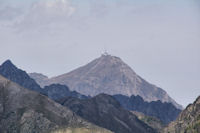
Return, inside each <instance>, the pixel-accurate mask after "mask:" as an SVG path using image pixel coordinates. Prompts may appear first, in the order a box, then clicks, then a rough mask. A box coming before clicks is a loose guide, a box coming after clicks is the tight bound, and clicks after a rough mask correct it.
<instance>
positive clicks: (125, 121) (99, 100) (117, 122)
mask: <svg viewBox="0 0 200 133" xmlns="http://www.w3.org/2000/svg"><path fill="white" fill-rule="evenodd" d="M59 102H60V103H61V104H62V105H64V106H66V107H68V108H70V109H71V110H72V111H74V112H75V113H76V114H77V115H79V116H81V117H82V118H84V119H86V120H88V121H89V122H91V123H94V124H96V125H98V126H100V127H104V128H106V129H109V130H111V131H113V132H115V133H156V131H155V130H154V129H153V128H151V127H149V126H148V125H147V124H145V123H144V122H142V121H140V120H139V119H138V118H137V117H136V116H135V115H134V114H133V113H131V112H129V111H128V110H125V109H123V108H122V107H121V105H120V104H119V102H117V101H116V100H115V99H114V98H113V97H112V96H109V95H106V94H100V95H97V96H95V97H93V98H90V99H85V100H80V99H77V98H70V97H67V98H65V99H62V100H60V101H59Z"/></svg>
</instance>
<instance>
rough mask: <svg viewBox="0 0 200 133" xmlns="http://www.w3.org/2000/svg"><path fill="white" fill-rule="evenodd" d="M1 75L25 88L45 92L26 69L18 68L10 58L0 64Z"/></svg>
mask: <svg viewBox="0 0 200 133" xmlns="http://www.w3.org/2000/svg"><path fill="white" fill-rule="evenodd" d="M0 75H2V76H4V77H6V78H7V79H9V80H11V81H13V82H15V83H17V84H19V85H21V86H23V87H25V88H28V89H31V90H34V91H37V92H40V93H44V91H43V89H41V87H40V86H39V85H38V84H37V83H36V82H35V80H34V79H32V78H30V77H29V75H28V74H27V73H26V72H25V71H23V70H21V69H18V68H17V67H16V66H15V65H13V63H12V62H11V61H10V60H7V61H5V62H4V63H3V64H2V65H1V66H0Z"/></svg>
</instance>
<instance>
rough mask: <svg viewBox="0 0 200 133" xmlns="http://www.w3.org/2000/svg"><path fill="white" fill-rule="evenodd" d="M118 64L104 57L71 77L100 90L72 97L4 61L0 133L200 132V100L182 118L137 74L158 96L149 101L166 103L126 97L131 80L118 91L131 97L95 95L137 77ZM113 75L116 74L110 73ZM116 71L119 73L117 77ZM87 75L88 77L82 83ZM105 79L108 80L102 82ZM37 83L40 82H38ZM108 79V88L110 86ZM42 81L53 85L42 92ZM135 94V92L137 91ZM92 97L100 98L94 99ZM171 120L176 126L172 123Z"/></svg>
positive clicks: (64, 87)
mask: <svg viewBox="0 0 200 133" xmlns="http://www.w3.org/2000/svg"><path fill="white" fill-rule="evenodd" d="M110 58H111V59H110ZM113 58H114V59H113ZM103 60H106V61H103ZM119 60H120V59H119V58H117V57H113V56H110V55H103V56H102V57H100V58H98V59H96V60H95V61H93V62H91V63H89V64H88V65H86V66H84V67H81V68H79V69H77V70H75V71H73V72H70V73H69V74H70V75H71V76H72V81H74V80H75V79H76V80H81V81H84V82H83V84H91V85H96V86H93V87H96V88H95V89H94V90H95V91H92V93H89V94H87V96H86V95H84V94H81V93H79V92H77V91H72V90H71V88H70V87H68V86H67V85H61V84H58V83H54V84H49V83H51V82H52V79H54V78H52V79H48V78H47V77H46V76H44V75H41V74H37V73H34V74H30V76H31V75H32V78H31V77H30V76H29V75H28V74H27V73H26V72H25V71H23V70H21V69H19V68H17V67H16V66H15V65H14V64H12V62H11V61H10V60H7V61H5V62H4V63H3V64H2V65H1V66H0V132H3V133H15V132H16V133H18V132H19V133H38V132H39V133H46V132H50V133H91V132H92V133H112V132H113V133H114V132H115V133H158V132H159V133H199V132H200V97H198V98H197V100H196V101H195V102H194V103H193V104H190V105H188V107H187V108H186V109H185V110H183V111H182V112H181V113H180V111H181V110H180V109H177V107H175V105H177V104H176V103H174V102H173V100H172V101H171V102H164V100H166V99H168V100H170V97H169V96H168V95H167V93H164V91H163V90H162V89H160V88H157V87H156V86H154V85H151V84H149V83H147V82H146V81H145V80H143V79H141V78H140V77H139V76H137V75H136V74H135V79H136V81H137V82H136V83H137V84H136V86H140V87H142V85H141V84H143V85H144V84H145V85H146V86H145V87H146V88H145V87H144V88H145V89H144V90H146V89H148V88H147V87H150V90H151V91H154V92H153V93H150V95H153V94H157V95H156V96H152V97H154V98H156V97H157V98H159V97H160V96H158V95H159V94H160V95H162V96H164V97H165V98H163V101H161V100H157V101H154V100H153V101H150V100H147V99H148V98H149V97H148V98H147V99H146V100H143V97H141V96H139V95H137V96H134V95H131V96H129V95H128V93H127V92H131V91H130V90H131V88H129V89H128V87H127V86H128V85H129V84H131V82H130V81H132V80H131V79H129V81H128V82H124V81H123V84H122V83H120V84H122V85H127V86H125V87H122V86H120V87H119V88H117V90H116V91H117V92H120V91H119V89H124V90H125V91H126V94H120V93H119V94H114V93H113V95H108V94H97V95H96V94H95V93H96V92H97V90H96V89H101V87H102V86H101V85H100V83H104V82H105V85H106V86H107V85H108V86H112V85H111V84H110V83H109V82H111V83H117V81H119V82H120V77H121V76H120V75H123V76H122V77H124V78H122V79H121V80H123V79H126V80H128V79H127V78H129V76H130V75H132V74H133V71H131V69H128V68H127V67H128V66H124V65H123V63H121V64H120V62H119ZM102 62H104V65H102ZM118 65H119V66H118ZM102 66H104V67H102ZM101 67H102V68H101ZM110 67H111V68H110ZM112 67H113V68H112ZM86 68H87V69H86ZM100 68H101V69H100ZM109 69H110V71H111V72H109ZM127 69H128V70H127ZM86 70H88V71H87V72H88V73H86ZM97 70H99V71H97ZM116 70H119V71H118V72H116ZM77 71H79V73H80V75H78V76H80V77H76V78H75V75H74V74H75V73H77V74H78V72H77ZM127 71H129V72H127ZM95 73H97V74H95ZM69 74H66V75H69ZM82 74H83V76H82V77H81V75H82ZM98 74H99V75H98ZM112 74H113V75H112ZM129 74H130V75H129ZM1 75H2V76H1ZM33 75H34V76H33ZM103 75H104V76H103ZM87 76H90V78H89V77H88V78H87ZM64 77H65V75H64ZM103 77H104V78H105V79H106V80H105V81H102V82H100V81H101V80H102V78H103ZM114 77H115V78H114ZM104 78H103V79H104ZM34 79H36V80H37V82H36V81H35V80H34ZM55 79H57V78H55ZM94 79H96V80H95V81H98V82H93V81H94ZM100 79H101V80H100ZM108 79H109V82H107V80H108ZM139 79H140V80H139ZM43 80H45V82H46V83H45V84H49V85H48V86H45V87H43V88H42V87H40V85H38V83H44V81H43ZM126 80H125V81H126ZM39 81H40V82H39ZM86 81H87V82H86ZM14 82H15V83H14ZM74 82H78V81H74ZM144 82H145V83H144ZM94 83H95V84H94ZM83 84H82V85H83ZM139 84H140V85H139ZM117 85H119V84H117ZM108 86H107V87H108ZM114 86H115V85H113V87H114ZM80 87H81V85H80ZM85 87H86V86H84V85H83V88H85ZM152 87H154V88H152ZM26 88H27V89H26ZM107 89H108V88H107ZM132 89H134V90H135V88H132ZM140 89H141V90H138V88H137V87H136V90H137V91H133V92H142V91H144V90H143V88H140ZM80 90H81V88H80ZM103 90H104V89H103ZM111 90H112V91H115V89H114V88H111ZM127 90H129V91H127ZM87 91H89V92H91V88H89V89H88V90H87ZM104 91H105V93H108V92H110V90H108V91H106V90H104ZM93 92H95V93H94V94H93ZM100 92H102V90H100ZM100 92H99V93H100ZM158 92H162V93H158ZM85 93H86V92H85ZM144 93H145V91H144ZM90 94H93V95H95V96H93V95H92V96H93V97H91V96H88V95H90ZM130 94H131V93H130ZM145 95H147V94H144V95H143V96H145ZM166 97H168V98H166ZM154 98H153V99H154ZM53 100H54V101H53ZM58 103H60V104H58ZM177 106H178V105H177ZM178 107H180V106H178ZM179 113H180V114H179ZM178 114H179V115H178ZM177 116H178V118H177ZM175 119H176V120H175ZM172 120H175V121H173V122H171V121H172ZM163 122H164V123H165V124H167V123H169V122H171V123H170V124H169V125H168V126H167V127H165V128H164V126H165V125H164V124H162V123H163Z"/></svg>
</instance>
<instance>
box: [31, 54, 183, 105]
mask: <svg viewBox="0 0 200 133" xmlns="http://www.w3.org/2000/svg"><path fill="white" fill-rule="evenodd" d="M33 78H34V77H33ZM45 82H46V81H45ZM46 83H47V84H52V83H60V84H64V85H68V86H69V88H70V89H72V90H75V91H78V92H80V93H82V94H84V95H91V96H95V95H98V94H100V93H106V94H110V95H115V94H122V95H126V96H131V95H139V96H141V97H142V98H143V99H144V100H145V101H157V100H160V101H162V102H170V103H173V104H174V105H175V106H176V107H177V108H181V106H180V105H178V104H177V103H176V102H175V101H174V100H173V99H172V98H171V97H170V96H169V95H168V94H167V93H166V92H165V91H164V90H162V89H161V88H159V87H156V86H155V85H153V84H150V83H148V82H147V81H145V80H144V79H142V78H141V77H140V76H138V75H137V74H136V73H135V72H134V71H133V70H132V69H131V68H130V67H129V66H128V65H127V64H125V63H124V62H123V61H122V60H121V59H120V58H118V57H115V56H111V55H102V56H101V57H100V58H97V59H95V60H94V61H92V62H90V63H89V64H87V65H85V66H82V67H80V68H78V69H76V70H74V71H72V72H69V73H67V74H63V75H60V76H57V77H53V78H50V79H49V80H48V82H46Z"/></svg>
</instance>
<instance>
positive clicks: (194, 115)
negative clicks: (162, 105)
mask: <svg viewBox="0 0 200 133" xmlns="http://www.w3.org/2000/svg"><path fill="white" fill-rule="evenodd" d="M163 133H200V96H199V97H198V98H197V99H196V101H195V102H194V103H193V104H190V105H188V106H187V108H186V109H185V110H183V111H182V112H181V114H180V115H179V117H178V118H177V119H176V121H174V122H172V123H170V124H169V125H168V127H167V128H165V129H164V131H163Z"/></svg>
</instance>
